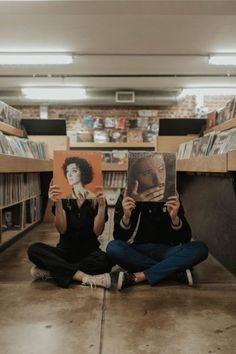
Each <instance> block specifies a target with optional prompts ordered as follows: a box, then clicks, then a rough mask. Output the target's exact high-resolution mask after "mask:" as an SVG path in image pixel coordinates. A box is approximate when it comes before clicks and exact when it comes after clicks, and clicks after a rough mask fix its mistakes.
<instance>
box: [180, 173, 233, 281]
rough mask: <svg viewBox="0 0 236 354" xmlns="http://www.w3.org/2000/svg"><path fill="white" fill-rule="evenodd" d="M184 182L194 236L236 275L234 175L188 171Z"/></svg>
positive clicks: (182, 194)
mask: <svg viewBox="0 0 236 354" xmlns="http://www.w3.org/2000/svg"><path fill="white" fill-rule="evenodd" d="M182 184H183V186H182V191H179V192H180V196H181V200H182V202H183V206H184V209H185V216H186V218H187V220H188V221H189V223H190V225H191V228H192V233H193V236H194V237H195V238H197V239H199V240H202V241H204V242H206V244H207V246H208V248H209V252H210V253H211V254H212V255H213V256H214V257H216V258H217V259H218V261H220V262H221V263H222V264H223V265H225V266H226V267H227V268H228V269H229V270H231V271H232V272H233V273H234V274H235V275H236V262H235V259H236V237H235V235H236V218H235V212H236V198H235V191H234V187H233V181H232V178H231V177H230V176H226V175H217V176H216V175H208V176H205V175H201V176H197V175H192V176H190V175H184V176H183V180H182ZM213 274H214V272H213ZM212 282H214V276H213V278H212Z"/></svg>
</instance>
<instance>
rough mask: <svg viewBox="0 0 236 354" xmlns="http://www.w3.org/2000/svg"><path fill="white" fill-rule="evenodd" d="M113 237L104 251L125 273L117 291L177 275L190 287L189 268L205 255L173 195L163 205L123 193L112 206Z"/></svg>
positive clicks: (119, 277)
mask: <svg viewBox="0 0 236 354" xmlns="http://www.w3.org/2000/svg"><path fill="white" fill-rule="evenodd" d="M113 236H114V240H112V241H111V242H109V244H108V245H107V250H106V252H107V254H108V256H109V257H110V259H111V260H112V261H113V262H115V263H116V264H118V265H119V266H120V267H122V268H123V269H124V270H126V272H120V273H119V276H118V282H117V289H118V290H121V289H123V288H125V287H127V286H130V285H135V284H136V283H140V282H144V281H147V282H148V283H149V284H150V285H151V286H154V285H156V284H158V283H159V282H160V281H161V280H163V279H165V278H169V277H171V276H176V277H177V279H178V275H180V274H182V276H181V279H182V280H183V279H185V281H186V283H187V284H188V285H193V280H192V275H191V270H190V269H191V268H192V267H193V266H195V265H196V264H199V263H200V262H202V261H203V260H205V259H206V258H207V256H208V248H207V246H206V245H205V244H204V243H203V242H202V241H191V228H190V226H189V224H188V222H187V220H186V218H185V216H184V209H183V206H182V204H181V202H180V200H179V195H178V193H177V192H176V195H174V196H171V197H169V198H168V199H167V201H166V203H165V204H164V206H163V204H160V203H155V202H145V203H143V202H135V200H134V199H133V198H131V197H129V196H127V191H125V193H124V196H123V195H122V194H121V195H120V197H119V199H118V201H117V203H116V206H115V216H114V232H113ZM179 279H180V277H179Z"/></svg>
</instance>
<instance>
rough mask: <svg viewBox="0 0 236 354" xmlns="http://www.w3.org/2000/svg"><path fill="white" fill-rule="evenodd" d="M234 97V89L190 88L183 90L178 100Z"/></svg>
mask: <svg viewBox="0 0 236 354" xmlns="http://www.w3.org/2000/svg"><path fill="white" fill-rule="evenodd" d="M231 95H232V96H236V87H192V88H184V89H183V90H182V92H181V93H180V95H179V96H178V99H182V98H185V97H186V96H231Z"/></svg>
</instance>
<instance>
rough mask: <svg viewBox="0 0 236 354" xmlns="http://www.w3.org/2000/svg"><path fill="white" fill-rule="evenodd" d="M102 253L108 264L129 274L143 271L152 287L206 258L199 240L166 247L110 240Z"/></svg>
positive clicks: (203, 245) (205, 251) (204, 249)
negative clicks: (111, 263) (106, 255)
mask: <svg viewBox="0 0 236 354" xmlns="http://www.w3.org/2000/svg"><path fill="white" fill-rule="evenodd" d="M106 252H107V254H108V256H109V257H110V259H111V260H112V261H114V262H116V263H117V264H118V265H119V266H120V267H122V268H124V269H126V270H128V271H129V272H132V273H134V272H144V274H145V277H146V279H147V281H148V282H149V284H150V285H152V286H153V285H155V284H157V283H158V282H159V281H160V280H162V279H165V278H167V277H169V276H170V275H172V274H174V273H177V272H180V271H184V270H185V269H187V268H191V267H193V266H194V265H196V264H198V263H200V262H202V261H203V260H204V259H206V258H207V256H208V248H207V246H206V245H205V243H203V242H202V241H192V242H188V243H184V244H181V245H178V246H168V245H165V244H158V243H157V244H156V243H143V244H128V243H127V242H125V241H121V240H113V241H111V242H109V244H108V245H107V250H106Z"/></svg>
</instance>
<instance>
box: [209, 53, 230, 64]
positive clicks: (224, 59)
mask: <svg viewBox="0 0 236 354" xmlns="http://www.w3.org/2000/svg"><path fill="white" fill-rule="evenodd" d="M208 62H209V64H211V65H236V54H221V55H220V54H216V55H210V56H209V58H208Z"/></svg>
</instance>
